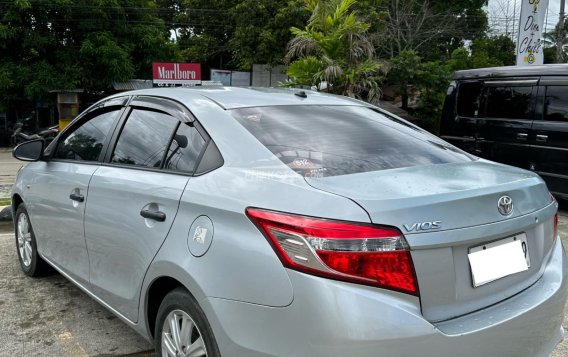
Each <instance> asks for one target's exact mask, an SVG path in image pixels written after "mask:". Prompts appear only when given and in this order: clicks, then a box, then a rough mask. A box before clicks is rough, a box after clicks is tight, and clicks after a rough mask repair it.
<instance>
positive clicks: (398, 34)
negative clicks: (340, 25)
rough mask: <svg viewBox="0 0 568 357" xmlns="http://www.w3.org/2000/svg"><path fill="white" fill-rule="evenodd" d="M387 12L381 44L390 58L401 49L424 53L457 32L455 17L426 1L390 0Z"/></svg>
mask: <svg viewBox="0 0 568 357" xmlns="http://www.w3.org/2000/svg"><path fill="white" fill-rule="evenodd" d="M386 15H387V16H386V18H385V21H386V26H385V27H386V33H387V36H385V37H384V39H383V41H382V43H381V44H380V45H381V46H382V47H383V48H384V49H385V50H386V51H388V53H389V54H390V57H391V58H392V57H394V56H396V55H398V54H400V53H402V52H403V51H414V52H420V51H423V52H427V51H428V50H429V49H431V48H436V47H437V46H438V43H439V42H440V41H442V40H443V39H445V38H447V37H448V36H449V35H450V34H452V33H454V32H455V31H456V17H455V16H453V14H452V13H450V12H448V11H442V12H437V13H436V12H434V11H433V10H432V8H431V7H430V4H429V2H428V1H427V0H391V1H389V4H388V10H387V12H386Z"/></svg>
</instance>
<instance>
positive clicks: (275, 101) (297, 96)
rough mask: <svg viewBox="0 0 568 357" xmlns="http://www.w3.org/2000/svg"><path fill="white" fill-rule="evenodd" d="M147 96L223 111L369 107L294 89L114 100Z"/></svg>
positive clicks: (210, 90) (200, 91) (189, 91)
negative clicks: (213, 106)
mask: <svg viewBox="0 0 568 357" xmlns="http://www.w3.org/2000/svg"><path fill="white" fill-rule="evenodd" d="M124 95H135V96H142V95H149V96H157V97H167V98H171V99H174V100H177V101H179V102H182V103H184V104H188V105H191V103H193V102H196V101H200V100H201V101H202V100H203V98H204V97H205V98H207V99H209V100H210V101H212V102H214V103H215V104H217V105H218V106H220V107H221V108H223V109H235V108H246V107H260V106H277V105H351V106H353V105H356V106H369V104H367V103H365V102H362V101H359V100H356V99H352V98H348V97H343V96H336V95H331V94H326V93H320V92H315V91H311V90H305V89H293V88H253V87H250V88H243V87H222V86H219V87H175V88H152V89H144V90H136V91H130V92H124V93H121V94H118V95H115V96H124Z"/></svg>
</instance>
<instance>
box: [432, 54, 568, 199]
mask: <svg viewBox="0 0 568 357" xmlns="http://www.w3.org/2000/svg"><path fill="white" fill-rule="evenodd" d="M439 134H440V136H441V137H442V138H443V139H445V140H446V141H449V142H450V143H452V144H454V145H456V146H457V147H460V148H462V149H464V150H465V151H467V152H470V153H472V154H474V155H477V156H480V157H483V158H486V159H489V160H493V161H497V162H502V163H505V164H509V165H514V166H518V167H522V168H525V169H528V170H532V171H535V172H537V173H538V174H539V175H541V176H542V178H543V179H544V180H545V181H546V183H547V185H548V188H549V189H550V191H551V192H552V193H554V194H555V195H557V196H559V197H562V198H565V199H566V198H568V64H558V65H543V66H527V67H496V68H480V69H472V70H464V71H457V72H456V73H455V74H454V78H453V80H452V82H451V83H450V86H449V88H448V91H447V96H446V101H445V103H444V109H443V114H442V119H441V123H440V133H439Z"/></svg>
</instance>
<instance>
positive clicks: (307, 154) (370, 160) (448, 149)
mask: <svg viewBox="0 0 568 357" xmlns="http://www.w3.org/2000/svg"><path fill="white" fill-rule="evenodd" d="M231 113H232V115H233V117H234V118H236V119H237V121H238V122H239V123H241V124H242V125H243V126H244V127H245V128H246V129H247V130H248V131H249V132H250V133H252V135H254V136H255V137H256V138H257V139H258V140H259V141H260V142H261V143H262V144H263V145H264V146H265V147H266V148H268V149H269V150H270V151H271V152H272V153H273V154H274V155H275V156H276V157H278V158H279V159H280V160H281V161H282V162H284V163H285V164H286V165H288V167H290V168H291V169H293V170H294V171H296V172H297V173H299V174H301V175H303V176H306V177H326V176H337V175H346V174H352V173H359V172H366V171H377V170H386V169H394V168H402V167H409V166H418V165H429V164H443V163H453V162H462V161H471V160H472V157H470V156H469V155H468V154H466V153H464V152H462V151H460V150H459V149H456V148H455V147H453V146H451V145H450V144H447V143H446V142H444V141H442V140H441V139H439V138H437V137H435V136H433V135H431V134H429V133H426V132H424V131H423V130H421V129H418V128H416V127H414V126H411V125H408V124H406V123H405V125H402V124H400V123H399V122H397V120H395V119H394V118H390V117H387V116H385V115H383V114H381V113H379V112H378V111H375V110H373V109H371V108H364V107H356V106H275V107H255V108H242V109H234V110H231Z"/></svg>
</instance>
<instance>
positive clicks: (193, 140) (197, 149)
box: [164, 123, 205, 173]
mask: <svg viewBox="0 0 568 357" xmlns="http://www.w3.org/2000/svg"><path fill="white" fill-rule="evenodd" d="M204 146H205V140H204V139H203V137H202V136H201V135H200V134H199V132H198V131H197V129H195V127H193V126H189V125H188V124H186V123H182V124H180V126H179V128H178V130H177V132H176V134H175V135H174V138H173V140H172V143H171V145H170V148H169V150H168V154H167V155H166V161H165V162H166V163H165V165H164V168H165V169H168V170H174V171H182V172H188V173H193V171H194V169H195V163H196V162H197V159H198V158H199V155H200V154H201V151H202V150H203V147H204Z"/></svg>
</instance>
